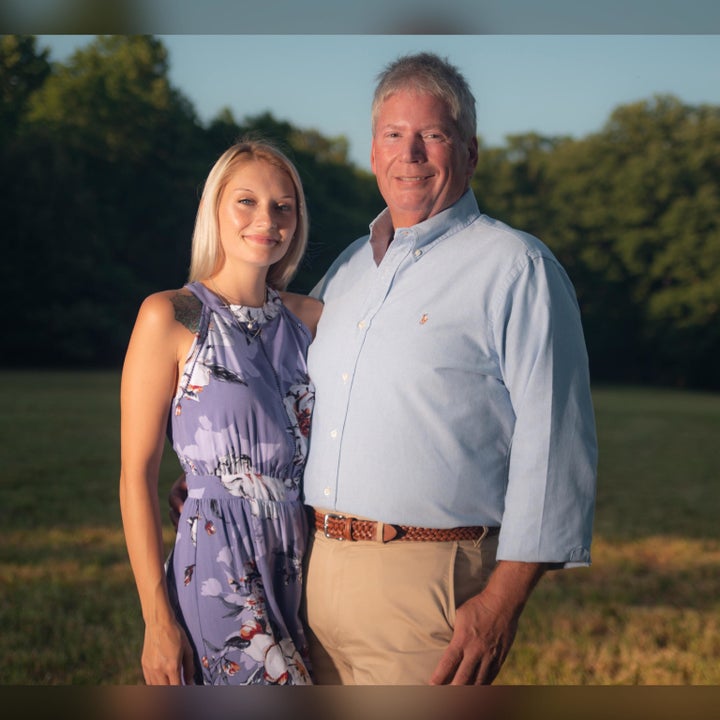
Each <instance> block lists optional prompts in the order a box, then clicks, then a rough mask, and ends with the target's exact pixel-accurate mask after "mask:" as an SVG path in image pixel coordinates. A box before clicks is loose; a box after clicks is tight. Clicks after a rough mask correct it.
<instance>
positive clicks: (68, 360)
mask: <svg viewBox="0 0 720 720" xmlns="http://www.w3.org/2000/svg"><path fill="white" fill-rule="evenodd" d="M548 102H552V100H551V99H549V100H548ZM368 112H369V108H368ZM244 133H255V134H259V135H262V136H265V137H267V138H269V139H272V140H274V141H275V142H277V143H279V144H280V146H281V147H282V148H283V149H284V150H285V151H286V152H287V153H288V154H289V155H290V157H291V158H292V159H293V160H294V162H295V163H296V164H297V166H298V168H299V170H300V173H301V176H302V179H303V182H304V185H305V190H306V194H307V198H308V204H309V210H310V217H311V241H310V249H309V252H308V256H307V258H306V261H305V262H304V264H303V266H302V267H301V269H300V271H299V273H298V275H297V276H296V278H295V280H294V281H293V283H292V285H291V289H293V290H295V291H298V292H307V291H309V290H310V289H311V288H312V287H313V285H314V284H315V283H316V282H317V280H319V278H320V277H321V276H322V274H323V273H324V272H325V270H326V269H327V267H328V265H329V264H330V262H331V261H332V260H333V259H334V257H335V256H336V255H337V254H338V252H339V251H340V250H341V249H342V248H344V247H345V246H346V245H347V244H348V243H350V242H351V241H352V240H354V239H355V238H356V237H358V236H360V235H363V234H365V233H366V232H367V226H368V223H369V222H370V220H372V218H373V217H374V216H375V215H376V214H377V212H379V210H380V209H381V208H382V207H383V203H382V199H381V198H380V196H379V194H378V192H377V188H376V184H375V180H374V178H373V176H372V175H371V174H370V173H368V172H367V171H365V170H363V169H361V168H358V167H357V166H355V165H354V164H353V163H351V162H350V161H349V159H348V144H347V140H346V138H344V137H342V136H341V137H332V138H330V137H324V136H323V135H321V134H320V133H319V132H317V131H316V130H313V129H302V128H298V127H295V126H294V125H293V124H292V123H291V122H289V121H287V120H282V119H278V118H275V117H273V116H272V115H271V114H269V113H265V114H262V115H259V116H250V117H245V118H242V119H236V118H235V117H233V115H232V113H231V112H230V111H229V110H224V111H222V112H221V113H219V114H218V116H217V117H215V118H214V119H213V120H211V121H210V122H209V123H206V124H203V123H201V122H200V120H199V119H198V116H197V114H196V112H195V109H194V108H193V106H192V104H191V103H190V102H189V100H188V99H187V98H185V97H184V96H183V95H182V93H181V92H180V91H179V90H178V89H177V88H174V87H173V86H172V84H171V83H170V81H169V79H168V56H167V51H166V49H165V47H164V46H163V44H162V42H161V41H160V40H158V39H157V38H155V37H153V36H152V35H111V36H97V37H96V38H95V39H94V40H93V41H92V42H91V43H90V44H88V45H87V46H86V47H84V48H82V49H80V50H78V51H76V52H75V53H74V54H73V55H72V56H71V57H70V58H69V59H68V60H67V61H66V62H64V63H59V62H50V61H49V53H48V50H46V49H43V48H42V47H40V46H39V44H38V41H37V38H36V37H35V36H33V35H5V36H2V37H0V167H1V168H2V172H0V212H2V217H3V220H4V223H3V224H4V231H3V262H2V263H0V283H1V287H2V288H3V290H4V292H5V294H6V298H7V300H8V311H7V312H6V313H5V322H4V328H3V335H4V338H5V347H6V348H7V350H6V351H5V352H4V353H3V356H2V365H3V366H4V367H8V368H11V367H25V368H27V367H43V368H47V367H56V368H62V367H88V368H117V367H119V366H120V364H121V362H122V358H123V355H124V352H125V347H126V344H127V340H128V337H129V334H130V330H131V327H132V323H133V322H134V319H135V314H136V312H137V308H138V306H139V304H140V302H141V301H142V299H143V298H144V297H145V296H146V295H147V294H149V293H151V292H153V291H156V290H159V289H165V288H169V287H177V286H180V285H182V283H183V282H185V280H186V275H187V268H188V264H189V253H190V238H191V234H192V227H193V222H194V216H195V211H196V209H197V202H198V198H199V194H200V191H201V189H202V183H203V181H204V179H205V177H206V175H207V173H208V171H209V170H210V168H211V166H212V164H213V163H214V161H215V159H216V158H217V156H218V155H219V154H220V153H221V152H222V151H223V150H224V149H225V148H226V147H227V146H228V145H229V144H230V143H231V142H233V140H235V139H236V138H237V137H238V136H239V135H242V134H244ZM479 141H480V148H481V152H480V161H479V164H478V168H477V171H476V173H475V176H474V178H473V180H472V187H473V190H474V192H475V194H476V196H477V199H478V202H479V203H480V207H481V209H482V210H483V211H484V212H486V213H488V214H489V215H492V216H494V217H497V218H499V219H501V220H503V221H505V222H507V223H509V224H511V225H514V226H516V227H518V228H520V229H522V230H526V231H528V232H532V233H534V234H536V235H538V236H539V237H540V238H541V239H542V240H544V241H545V242H546V243H547V244H548V245H549V246H550V247H551V249H552V250H553V251H554V252H555V253H556V255H557V256H558V258H559V259H560V261H561V262H562V263H563V265H564V266H565V268H566V269H567V270H568V273H569V274H570V277H571V278H572V280H573V282H574V284H575V287H576V290H577V295H578V300H579V302H580V307H581V310H582V313H583V321H584V326H585V332H586V337H587V343H588V350H589V353H590V360H591V372H592V375H593V378H594V380H596V381H601V382H602V381H607V382H626V383H642V384H656V385H666V386H676V387H688V388H702V389H713V390H717V389H718V388H720V379H719V377H720V376H719V375H718V373H717V372H716V371H715V362H714V361H713V360H712V358H713V357H717V356H718V354H719V353H720V225H719V224H720V107H717V106H714V105H713V106H711V105H701V106H690V105H686V104H683V103H681V102H680V101H679V100H678V99H677V98H675V97H672V96H655V97H652V98H648V99H646V100H644V101H642V102H637V103H633V104H630V105H624V106H620V107H617V108H616V109H615V110H614V112H613V113H612V115H611V116H610V117H609V118H608V120H607V121H606V123H605V125H604V126H603V127H602V128H601V130H600V131H599V132H597V133H594V134H592V135H589V136H586V137H583V138H580V139H574V138H569V137H542V136H540V135H537V134H535V133H528V134H524V135H514V136H508V137H507V138H506V143H505V145H504V146H503V147H486V146H485V145H484V144H483V141H482V137H480V138H479Z"/></svg>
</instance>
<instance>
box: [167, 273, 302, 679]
mask: <svg viewBox="0 0 720 720" xmlns="http://www.w3.org/2000/svg"><path fill="white" fill-rule="evenodd" d="M187 288H188V289H189V290H190V291H191V292H192V293H193V294H194V295H195V296H196V297H198V298H199V299H200V300H201V301H202V303H203V309H202V315H201V320H200V327H199V330H198V333H197V337H196V340H195V343H194V345H193V348H192V350H191V352H190V356H189V358H188V360H187V363H186V365H185V372H184V374H183V377H182V379H181V381H180V383H179V387H178V391H177V394H176V396H175V398H174V401H173V404H172V409H171V413H170V422H169V427H168V436H169V438H170V440H171V443H172V445H173V448H174V449H175V452H176V453H177V456H178V459H179V461H180V464H181V465H182V468H183V470H184V471H185V473H186V477H187V484H188V498H187V500H186V502H185V504H184V506H183V512H182V516H181V518H180V522H179V525H178V532H177V536H176V542H175V547H174V550H173V553H172V556H171V558H170V561H169V563H168V586H169V587H170V592H171V596H172V598H173V601H174V603H175V605H176V609H177V613H178V617H179V619H180V621H181V623H182V624H183V625H184V627H185V628H186V630H187V633H188V637H189V638H190V640H191V643H192V644H193V646H194V650H195V654H196V658H195V663H196V682H203V683H205V684H212V685H218V684H308V683H310V682H311V680H310V675H309V663H308V649H307V642H306V637H305V632H304V629H303V626H302V624H301V621H300V600H301V592H302V580H303V576H302V563H303V556H304V553H305V548H306V542H307V533H308V525H307V517H306V515H305V510H304V507H303V504H302V500H301V487H300V483H301V477H302V471H303V468H304V465H305V456H306V453H307V442H308V434H309V428H310V416H311V413H312V407H313V401H314V388H313V386H312V384H311V382H310V380H309V378H308V375H307V367H306V364H305V356H306V352H307V346H308V344H309V343H310V339H311V338H310V334H309V332H308V330H307V328H306V327H305V326H304V325H303V324H302V323H301V322H300V321H299V320H298V319H297V318H296V317H295V316H293V315H292V314H291V313H290V312H289V311H288V310H287V308H285V306H284V305H283V304H282V301H281V299H280V297H279V295H278V294H277V293H276V292H275V291H273V290H272V289H268V298H267V302H266V303H265V305H264V306H263V307H262V308H245V307H240V306H233V305H230V306H227V305H225V304H224V303H223V302H222V301H221V300H220V299H219V298H218V297H217V296H216V295H215V294H214V293H212V292H210V291H209V290H208V289H207V288H206V287H205V286H204V285H202V284H201V283H190V284H189V285H187ZM200 673H201V675H202V677H200Z"/></svg>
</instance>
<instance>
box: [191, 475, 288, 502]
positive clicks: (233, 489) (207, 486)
mask: <svg viewBox="0 0 720 720" xmlns="http://www.w3.org/2000/svg"><path fill="white" fill-rule="evenodd" d="M185 480H186V483H187V489H188V498H195V499H198V500H200V499H205V500H208V499H210V500H212V499H223V500H227V499H229V498H232V497H237V498H248V499H251V500H266V501H267V500H270V501H275V502H290V501H294V500H297V499H299V497H300V484H299V482H296V481H293V480H292V479H288V480H283V479H281V478H275V477H271V476H270V475H261V474H259V473H243V474H240V475H223V476H218V475H194V474H190V473H188V474H187V475H186V477H185Z"/></svg>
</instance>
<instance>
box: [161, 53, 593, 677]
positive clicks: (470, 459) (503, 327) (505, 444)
mask: <svg viewBox="0 0 720 720" xmlns="http://www.w3.org/2000/svg"><path fill="white" fill-rule="evenodd" d="M372 123H373V138H372V151H371V163H372V169H373V172H374V173H375V176H376V178H377V182H378V187H379V189H380V192H381V193H382V195H383V198H384V200H385V202H386V203H387V208H386V209H385V210H384V211H383V213H381V214H380V215H379V216H378V218H376V220H375V221H374V222H373V223H372V224H371V232H370V235H369V236H366V237H363V238H360V239H358V240H357V241H355V242H354V243H353V244H351V245H350V246H349V247H348V248H347V249H346V250H345V251H344V252H342V253H341V255H340V256H339V257H338V259H337V260H336V261H335V262H334V263H333V265H332V266H331V268H330V269H329V271H328V272H327V274H326V275H325V277H324V278H323V279H322V281H321V282H320V284H319V285H318V287H317V288H316V289H315V291H314V292H313V294H315V295H316V296H317V297H319V298H321V299H322V300H323V302H324V310H323V315H322V318H321V320H320V323H319V325H318V330H317V335H316V339H315V341H314V342H313V344H312V345H311V347H310V352H309V357H308V367H309V372H310V376H311V378H312V379H313V382H314V383H315V386H316V405H315V412H314V415H313V421H312V431H311V441H310V452H309V459H308V464H307V467H306V471H305V475H304V492H305V501H306V504H307V505H308V506H311V509H312V517H313V521H314V522H315V526H316V530H315V533H314V536H313V538H312V541H311V548H310V553H309V562H308V566H307V572H306V606H307V621H308V624H309V627H310V629H311V631H312V632H311V637H312V638H313V643H312V646H311V657H312V662H313V674H314V679H315V681H316V682H318V683H320V684H327V683H343V684H402V685H408V684H426V683H431V684H441V683H452V684H480V683H491V682H492V681H493V680H494V679H495V677H496V676H497V674H498V672H499V671H500V668H501V667H502V664H503V662H504V661H505V658H506V657H507V654H508V652H509V650H510V648H511V645H512V643H513V640H514V637H515V633H516V629H517V625H518V620H519V618H520V615H521V613H522V610H523V608H524V606H525V603H526V602H527V600H528V598H529V596H530V594H531V592H532V590H533V588H534V587H535V585H536V583H537V582H538V580H539V579H540V577H541V576H542V574H543V573H544V572H545V571H546V569H548V568H561V567H572V566H583V565H589V564H590V541H591V535H592V521H593V512H594V500H595V481H596V460H597V445H596V434H595V424H594V415H593V408H592V401H591V396H590V384H589V375H588V365H587V354H586V349H585V343H584V338H583V332H582V327H581V322H580V314H579V310H578V306H577V301H576V298H575V293H574V290H573V287H572V285H571V283H570V280H569V279H568V277H567V275H566V273H565V271H564V270H563V268H562V267H561V266H560V265H559V263H558V262H557V260H556V259H555V257H554V256H553V255H552V253H551V252H550V251H549V250H548V248H547V247H546V246H545V245H544V244H542V243H541V242H540V241H539V240H538V239H537V238H535V237H532V236H530V235H528V234H526V233H523V232H520V231H517V230H514V229H511V228H509V227H507V226H506V225H504V224H503V223H500V222H498V221H496V220H493V219H492V218H489V217H487V216H485V215H482V214H481V213H480V211H479V209H478V206H477V202H476V200H475V197H474V196H473V194H472V191H471V190H470V178H471V176H472V174H473V171H474V169H475V166H476V163H477V157H478V145H477V138H476V121H475V99H474V97H473V95H472V93H471V91H470V89H469V87H468V85H467V82H466V80H465V79H464V77H463V76H462V75H461V74H460V73H459V72H458V70H457V69H456V68H455V67H454V66H452V65H451V64H449V63H448V62H446V61H444V60H442V59H440V58H438V57H437V56H435V55H432V54H428V53H421V54H418V55H412V56H407V57H404V58H400V59H399V60H397V61H395V62H394V63H392V64H390V65H389V66H388V67H387V68H386V69H385V71H384V72H383V73H382V74H381V75H380V80H379V83H378V86H377V88H376V92H375V97H374V100H373V110H372ZM171 504H172V501H171Z"/></svg>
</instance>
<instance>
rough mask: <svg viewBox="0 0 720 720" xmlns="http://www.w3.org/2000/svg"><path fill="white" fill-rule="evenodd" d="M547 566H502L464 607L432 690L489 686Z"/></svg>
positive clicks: (456, 619)
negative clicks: (442, 687) (453, 686)
mask: <svg viewBox="0 0 720 720" xmlns="http://www.w3.org/2000/svg"><path fill="white" fill-rule="evenodd" d="M546 567H547V566H546V564H545V563H526V562H511V561H508V560H505V561H501V562H499V563H498V564H497V567H496V568H495V570H494V571H493V573H492V575H491V576H490V579H489V580H488V583H487V585H486V586H485V589H484V590H483V591H482V592H480V593H478V594H477V595H475V596H474V597H471V598H470V599H469V600H467V601H466V602H464V603H463V604H462V605H461V606H460V607H459V608H458V609H457V613H456V618H455V629H454V631H453V636H452V640H451V641H450V644H449V645H448V647H447V649H446V650H445V652H444V653H443V656H442V657H441V658H440V662H439V663H438V666H437V668H436V669H435V672H434V673H433V675H432V677H431V678H430V684H431V685H489V684H491V683H492V681H493V680H494V679H495V678H496V677H497V674H498V673H499V672H500V668H501V667H502V666H503V663H504V662H505V658H506V657H507V655H508V653H509V652H510V648H511V647H512V644H513V641H514V639H515V633H516V631H517V626H518V622H519V620H520V615H521V614H522V611H523V608H524V607H525V603H526V602H527V600H528V598H529V597H530V594H531V593H532V591H533V589H534V587H535V585H536V584H537V583H538V581H539V580H540V578H541V577H542V575H543V573H544V572H545V569H546Z"/></svg>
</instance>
